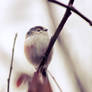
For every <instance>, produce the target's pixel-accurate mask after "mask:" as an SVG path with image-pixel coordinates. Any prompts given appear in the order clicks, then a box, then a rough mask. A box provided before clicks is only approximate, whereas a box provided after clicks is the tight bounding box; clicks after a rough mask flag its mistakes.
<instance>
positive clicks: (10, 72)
mask: <svg viewBox="0 0 92 92" xmlns="http://www.w3.org/2000/svg"><path fill="white" fill-rule="evenodd" d="M16 38H17V33H16V34H15V37H14V42H13V48H12V57H11V65H10V70H9V77H8V81H7V82H8V87H7V92H9V89H10V79H11V74H12V66H13V59H14V48H15V42H16Z"/></svg>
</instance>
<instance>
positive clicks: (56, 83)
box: [48, 71, 62, 92]
mask: <svg viewBox="0 0 92 92" xmlns="http://www.w3.org/2000/svg"><path fill="white" fill-rule="evenodd" d="M48 73H49V74H50V76H51V77H52V79H53V81H54V82H55V83H56V85H57V87H58V89H59V90H60V92H62V89H61V87H60V86H59V84H58V83H57V81H56V79H55V78H54V76H53V75H52V74H51V73H50V71H48Z"/></svg>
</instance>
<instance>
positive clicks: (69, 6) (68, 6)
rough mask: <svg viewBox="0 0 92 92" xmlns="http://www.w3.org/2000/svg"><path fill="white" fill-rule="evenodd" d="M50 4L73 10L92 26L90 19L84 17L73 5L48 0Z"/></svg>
mask: <svg viewBox="0 0 92 92" xmlns="http://www.w3.org/2000/svg"><path fill="white" fill-rule="evenodd" d="M48 1H50V2H53V3H56V4H58V5H61V6H63V7H65V8H67V9H70V10H72V11H73V12H74V13H76V14H77V15H79V16H80V17H81V18H83V19H84V20H85V21H86V22H88V23H89V24H90V26H92V21H91V20H90V19H88V18H87V17H86V16H84V15H83V14H82V13H81V12H79V11H78V10H77V9H76V8H75V7H74V6H73V5H71V4H70V5H65V4H63V3H61V2H58V1H55V0H48Z"/></svg>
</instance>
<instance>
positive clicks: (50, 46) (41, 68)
mask: <svg viewBox="0 0 92 92" xmlns="http://www.w3.org/2000/svg"><path fill="white" fill-rule="evenodd" d="M73 2H74V0H70V1H69V4H68V5H72V4H73ZM70 15H71V10H70V9H68V8H67V10H66V12H65V14H64V17H63V19H62V21H61V22H60V24H59V26H58V28H57V29H56V32H55V33H54V35H53V36H52V37H51V40H50V43H49V46H48V48H47V51H46V53H45V56H44V57H43V60H42V62H41V64H40V65H39V67H38V71H39V70H43V69H44V66H45V64H46V61H47V59H48V56H49V53H50V51H51V50H52V47H53V46H54V43H55V41H56V39H57V38H58V36H59V34H60V32H61V31H62V29H63V27H64V24H65V23H66V21H67V19H68V18H69V16H70Z"/></svg>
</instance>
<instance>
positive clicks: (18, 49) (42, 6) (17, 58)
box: [0, 0, 92, 92]
mask: <svg viewBox="0 0 92 92" xmlns="http://www.w3.org/2000/svg"><path fill="white" fill-rule="evenodd" d="M58 1H60V2H63V3H65V4H68V2H69V0H58ZM74 6H75V7H76V8H77V9H78V10H79V11H80V12H81V13H83V14H84V15H85V16H87V17H88V18H89V19H91V20H92V1H91V0H75V2H74ZM64 12H65V8H63V7H61V6H58V5H56V4H52V3H50V2H47V0H0V92H7V78H8V74H9V68H10V61H11V55H12V46H13V39H14V36H15V33H16V32H17V33H18V37H17V41H16V46H15V54H14V64H13V73H12V77H11V84H10V92H27V84H24V85H22V86H21V87H20V88H17V87H16V79H17V77H18V76H19V75H20V74H21V73H26V74H29V75H30V76H31V75H32V74H33V72H34V68H33V66H32V65H31V64H29V63H28V62H27V60H26V58H25V56H24V48H23V47H24V39H25V34H26V32H27V31H28V30H29V29H30V28H31V27H33V26H37V25H42V26H45V27H47V28H48V30H49V35H50V37H51V35H53V33H54V32H55V30H56V28H57V26H58V24H59V23H60V21H61V19H62V17H63V15H64ZM91 49H92V27H91V26H89V24H88V23H87V22H85V21H84V20H83V19H81V18H80V17H79V16H77V15H76V14H74V13H73V14H72V15H71V17H70V18H69V19H68V21H67V23H66V25H65V26H64V28H63V31H62V33H61V34H60V36H59V38H58V39H57V41H56V43H55V45H54V53H53V57H52V61H51V63H50V65H49V67H48V70H49V71H50V72H51V73H52V75H53V76H54V77H55V79H56V80H57V82H58V84H59V85H60V87H61V88H62V90H63V92H92V72H91V68H92V51H91ZM49 80H50V82H51V85H52V88H53V92H59V89H58V88H57V86H56V85H55V83H54V82H53V80H52V78H51V77H50V76H49Z"/></svg>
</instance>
